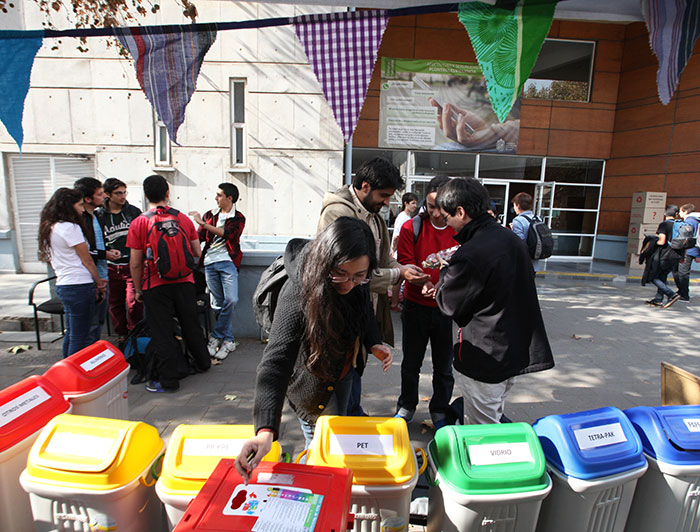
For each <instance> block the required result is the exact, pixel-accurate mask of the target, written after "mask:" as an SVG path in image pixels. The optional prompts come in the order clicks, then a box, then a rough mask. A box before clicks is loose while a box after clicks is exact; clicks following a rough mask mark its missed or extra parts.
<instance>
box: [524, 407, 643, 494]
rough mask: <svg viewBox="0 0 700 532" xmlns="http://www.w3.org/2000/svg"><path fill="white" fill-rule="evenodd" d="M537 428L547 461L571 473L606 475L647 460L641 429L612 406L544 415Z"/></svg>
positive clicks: (587, 476) (585, 476)
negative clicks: (640, 435) (638, 431)
mask: <svg viewBox="0 0 700 532" xmlns="http://www.w3.org/2000/svg"><path fill="white" fill-rule="evenodd" d="M533 428H534V429H535V433H536V434H537V436H538V437H539V438H540V443H541V444H542V450H543V451H544V455H545V457H546V458H547V461H548V462H549V463H550V464H551V465H553V466H554V467H556V468H557V469H558V470H559V471H560V472H561V473H563V474H565V475H567V476H569V477H574V478H579V479H583V480H590V479H594V478H602V477H607V476H611V475H616V474H618V473H623V472H625V471H630V470H632V469H636V468H638V467H642V466H643V465H644V464H646V459H645V458H644V454H643V453H642V442H641V441H640V439H639V436H638V435H637V432H636V431H635V430H634V427H632V424H631V423H630V422H629V420H628V419H627V418H626V417H625V415H624V414H623V413H622V411H621V410H619V409H618V408H615V407H612V406H608V407H605V408H598V409H597V410H588V411H586V412H578V413H574V414H563V415H557V416H547V417H543V418H542V419H539V420H537V421H536V422H535V424H534V425H533Z"/></svg>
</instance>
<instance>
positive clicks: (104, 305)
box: [88, 284, 109, 345]
mask: <svg viewBox="0 0 700 532" xmlns="http://www.w3.org/2000/svg"><path fill="white" fill-rule="evenodd" d="M108 310H109V284H108V285H107V288H106V290H105V295H104V298H102V301H100V302H99V303H97V302H95V313H94V315H93V316H92V322H91V324H90V333H89V335H88V340H89V341H90V344H89V345H92V344H94V343H95V342H97V341H98V340H99V339H100V338H101V337H102V326H103V325H104V324H105V321H107V311H108Z"/></svg>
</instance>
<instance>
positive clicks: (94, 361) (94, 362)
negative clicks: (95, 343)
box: [80, 349, 116, 371]
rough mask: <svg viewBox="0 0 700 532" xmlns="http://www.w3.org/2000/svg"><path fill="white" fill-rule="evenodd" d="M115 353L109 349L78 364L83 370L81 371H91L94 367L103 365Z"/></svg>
mask: <svg viewBox="0 0 700 532" xmlns="http://www.w3.org/2000/svg"><path fill="white" fill-rule="evenodd" d="M115 354H116V353H115V352H114V351H112V350H110V349H105V350H104V351H102V352H101V353H99V354H97V355H95V356H94V357H92V358H90V359H88V360H86V361H85V362H83V363H82V364H80V367H81V368H83V371H92V370H93V369H95V368H96V367H98V366H100V365H102V364H104V363H105V362H107V361H108V360H109V359H110V358H112V357H113V356H114V355H115Z"/></svg>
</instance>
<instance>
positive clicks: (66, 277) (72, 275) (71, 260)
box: [51, 222, 93, 285]
mask: <svg viewBox="0 0 700 532" xmlns="http://www.w3.org/2000/svg"><path fill="white" fill-rule="evenodd" d="M82 242H85V235H83V230H82V229H81V228H80V226H79V225H78V224H74V223H71V222H58V223H55V224H54V225H53V227H52V228H51V266H52V267H53V269H54V271H55V272H56V276H57V279H56V284H57V285H69V284H87V283H92V282H93V279H92V275H90V272H89V271H88V269H87V268H86V267H85V266H83V261H81V260H80V257H79V256H78V253H77V251H75V249H74V247H73V246H77V245H78V244H80V243H82Z"/></svg>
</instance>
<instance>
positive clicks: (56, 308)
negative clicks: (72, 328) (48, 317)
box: [29, 275, 65, 349]
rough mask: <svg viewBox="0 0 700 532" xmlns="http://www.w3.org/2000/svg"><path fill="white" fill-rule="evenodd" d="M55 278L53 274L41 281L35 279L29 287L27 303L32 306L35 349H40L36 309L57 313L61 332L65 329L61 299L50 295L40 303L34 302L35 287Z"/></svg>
mask: <svg viewBox="0 0 700 532" xmlns="http://www.w3.org/2000/svg"><path fill="white" fill-rule="evenodd" d="M55 278H56V276H55V275H53V276H51V277H47V278H46V279H42V280H41V281H37V282H36V283H34V284H33V285H32V287H31V288H30V289H29V304H30V305H31V306H32V307H34V331H35V332H36V344H37V349H41V336H40V335H39V314H38V311H41V312H46V313H47V314H54V315H56V314H58V315H59V316H60V317H61V334H63V331H65V325H64V323H63V315H64V310H63V303H61V300H60V299H59V298H58V297H52V298H51V299H47V300H46V301H43V302H42V303H39V304H36V303H35V302H34V290H36V287H37V286H39V285H40V284H41V283H46V282H48V281H53V280H54V279H55Z"/></svg>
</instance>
